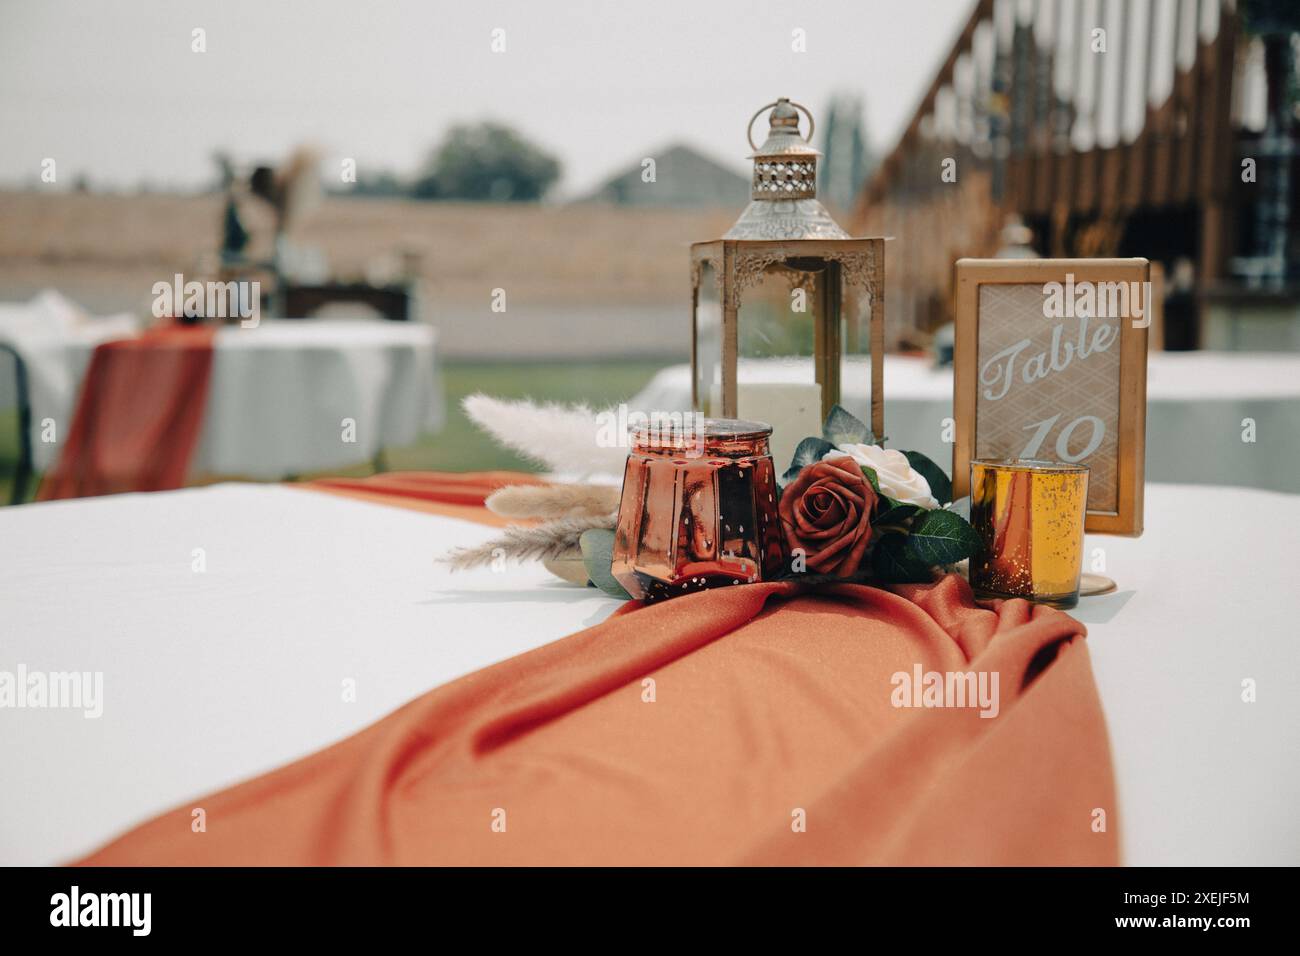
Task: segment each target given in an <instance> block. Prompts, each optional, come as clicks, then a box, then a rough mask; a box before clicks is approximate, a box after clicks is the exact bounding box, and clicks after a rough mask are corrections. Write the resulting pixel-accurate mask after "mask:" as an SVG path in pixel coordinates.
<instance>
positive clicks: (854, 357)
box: [840, 282, 880, 438]
mask: <svg viewBox="0 0 1300 956" xmlns="http://www.w3.org/2000/svg"><path fill="white" fill-rule="evenodd" d="M842 303H843V304H842V306H841V314H840V345H841V349H842V358H841V361H840V404H841V405H843V406H844V407H845V408H846V409H847V410H848V411H850V412H852V413H853V414H854V415H856V416H857V417H858V418H859V419H860V420H862V421H864V422H870V421H871V310H872V308H873V303H872V299H871V296H870V295H869V294H868V293H867V292H866V291H865V290H863V289H859V288H858V287H856V286H854V285H852V284H850V283H848V282H845V283H844V284H843V299H842ZM876 437H877V438H879V437H880V436H879V435H877V436H876Z"/></svg>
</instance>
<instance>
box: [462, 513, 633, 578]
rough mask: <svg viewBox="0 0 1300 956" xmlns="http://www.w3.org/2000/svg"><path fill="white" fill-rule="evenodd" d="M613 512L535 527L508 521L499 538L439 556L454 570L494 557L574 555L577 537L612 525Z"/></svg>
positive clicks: (520, 558)
mask: <svg viewBox="0 0 1300 956" xmlns="http://www.w3.org/2000/svg"><path fill="white" fill-rule="evenodd" d="M613 527H614V516H613V515H598V516H594V517H584V518H560V519H559V520H556V521H548V522H547V523H546V524H543V525H538V526H537V527H535V528H521V527H518V526H516V525H511V526H509V527H507V528H505V529H504V531H503V533H502V536H501V537H500V538H495V539H493V540H491V541H488V542H486V543H485V544H480V545H478V546H477V547H473V548H456V549H455V550H453V551H451V552H450V553H449V554H447V555H446V556H445V557H444V558H442V559H441V560H442V561H443V562H445V563H447V564H449V565H451V569H452V570H453V571H466V570H468V569H470V568H476V567H480V566H482V565H485V564H491V563H492V562H493V561H498V560H501V559H507V560H511V561H542V560H545V559H547V558H563V557H573V556H574V555H575V554H578V553H580V549H579V547H578V538H580V537H581V536H582V532H584V531H590V530H591V529H592V528H611V529H612V528H613Z"/></svg>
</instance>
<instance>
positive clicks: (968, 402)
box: [952, 259, 1152, 535]
mask: <svg viewBox="0 0 1300 956" xmlns="http://www.w3.org/2000/svg"><path fill="white" fill-rule="evenodd" d="M1149 280H1150V266H1149V264H1148V262H1147V260H1146V259H961V260H958V262H957V271H956V287H957V323H956V343H955V354H954V362H955V366H956V368H955V376H954V394H953V412H954V417H955V419H956V430H955V439H956V440H955V444H954V446H953V475H952V478H953V494H954V495H957V496H961V495H965V494H968V493H969V491H970V461H971V459H972V458H1038V459H1050V460H1054V461H1061V462H1067V463H1071V464H1076V463H1077V464H1084V465H1087V466H1088V467H1089V469H1090V475H1089V481H1088V512H1087V522H1086V528H1087V530H1088V531H1091V532H1101V533H1106V534H1128V535H1139V534H1141V533H1142V487H1143V470H1144V461H1145V439H1146V362H1147V328H1148V326H1150V324H1151V318H1150V317H1151V310H1150V308H1149V303H1150V302H1151V301H1152V296H1151V286H1150V281H1149Z"/></svg>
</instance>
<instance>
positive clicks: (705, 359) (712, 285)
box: [694, 262, 722, 418]
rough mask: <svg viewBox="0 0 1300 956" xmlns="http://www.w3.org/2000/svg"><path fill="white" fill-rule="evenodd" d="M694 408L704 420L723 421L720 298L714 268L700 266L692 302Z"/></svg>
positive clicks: (706, 263) (711, 266) (708, 265)
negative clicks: (693, 311)
mask: <svg viewBox="0 0 1300 956" xmlns="http://www.w3.org/2000/svg"><path fill="white" fill-rule="evenodd" d="M694 373H695V396H696V407H697V408H698V409H699V410H700V411H701V412H703V413H704V415H705V417H707V418H721V417H722V298H721V296H720V295H719V292H718V279H717V274H716V273H715V271H714V269H713V264H712V263H710V262H703V263H701V264H700V285H699V288H698V289H697V290H696V298H695V367H694Z"/></svg>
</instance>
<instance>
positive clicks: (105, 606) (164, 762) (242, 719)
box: [0, 485, 1300, 865]
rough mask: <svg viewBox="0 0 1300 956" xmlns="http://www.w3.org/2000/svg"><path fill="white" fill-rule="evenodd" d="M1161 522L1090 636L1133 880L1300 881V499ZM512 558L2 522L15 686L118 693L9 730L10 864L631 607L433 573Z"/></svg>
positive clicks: (7, 638)
mask: <svg viewBox="0 0 1300 956" xmlns="http://www.w3.org/2000/svg"><path fill="white" fill-rule="evenodd" d="M1147 505H1148V509H1147V533H1146V535H1145V536H1144V537H1142V538H1139V539H1127V538H1102V537H1093V538H1090V539H1089V542H1088V547H1089V552H1090V554H1089V560H1090V561H1092V560H1095V558H1096V554H1095V553H1093V549H1097V548H1100V549H1103V551H1104V559H1105V565H1106V571H1107V573H1109V574H1110V575H1112V576H1113V577H1115V578H1116V579H1117V580H1118V582H1119V584H1120V590H1119V592H1118V593H1116V594H1113V595H1109V596H1106V597H1100V598H1091V599H1087V600H1086V601H1085V602H1084V603H1083V604H1082V605H1081V606H1080V607H1079V608H1078V610H1077V612H1076V616H1077V617H1079V618H1080V619H1081V620H1083V621H1084V622H1085V623H1086V624H1087V625H1088V629H1089V637H1088V644H1089V646H1090V648H1091V652H1092V660H1093V666H1094V669H1095V672H1096V675H1097V684H1098V687H1099V690H1100V693H1101V698H1102V705H1103V708H1104V710H1105V713H1106V719H1107V724H1108V726H1109V728H1110V737H1111V743H1112V748H1113V752H1114V762H1115V770H1116V774H1117V778H1118V786H1119V813H1118V814H1115V815H1112V820H1113V821H1114V822H1115V823H1116V824H1117V825H1118V826H1119V828H1120V831H1121V834H1122V843H1123V848H1124V861H1125V862H1126V863H1130V864H1135V865H1136V864H1143V865H1146V864H1206V865H1211V864H1212V865H1229V864H1253V863H1275V864H1297V863H1300V818H1298V817H1297V815H1296V812H1295V808H1296V806H1297V805H1300V760H1298V759H1297V755H1298V754H1300V651H1298V650H1297V648H1298V646H1300V645H1298V644H1297V640H1296V623H1295V622H1296V621H1297V619H1300V598H1298V597H1297V591H1296V588H1295V585H1294V581H1293V578H1294V576H1295V575H1294V570H1293V561H1292V551H1293V543H1294V542H1295V541H1296V540H1297V538H1298V537H1300V498H1298V497H1293V496H1289V495H1280V494H1274V493H1269V492H1262V491H1250V490H1243V489H1228V488H1203V487H1202V488H1197V487H1189V486H1168V485H1157V486H1152V487H1148V488H1147ZM492 533H493V532H492V530H491V529H489V528H485V527H481V526H478V525H474V524H470V523H467V522H463V521H459V520H455V519H451V518H442V517H438V516H433V515H425V514H419V513H415V512H410V511H405V510H400V509H395V508H390V507H387V506H384V505H378V504H370V503H366V502H360V501H355V500H350V499H342V498H338V497H334V496H332V495H326V494H322V493H318V492H312V491H308V490H304V489H294V488H287V487H278V486H269V487H268V486H248V485H217V486H212V487H207V488H200V489H189V490H185V491H177V492H166V493H159V494H153V495H121V496H112V497H106V498H94V499H82V500H76V501H66V502H51V503H48V504H37V505H24V506H21V507H17V508H5V509H0V542H3V544H2V545H0V607H2V608H3V609H4V610H3V616H2V617H0V628H2V630H0V670H8V671H10V672H14V671H15V669H16V667H17V665H19V664H24V665H26V667H27V668H28V669H29V670H42V671H47V672H48V671H59V670H82V671H87V670H89V671H96V670H97V671H102V672H103V674H104V677H103V680H104V684H103V694H104V704H103V716H102V717H100V718H99V719H97V720H88V719H86V718H84V717H83V716H82V714H81V713H80V712H79V711H69V710H9V709H0V767H2V768H4V770H3V774H4V781H5V785H4V786H3V787H0V864H5V863H53V862H57V861H60V860H66V859H69V858H72V857H75V856H76V855H78V854H82V853H85V852H87V851H89V850H91V849H92V848H94V847H95V846H96V845H98V844H100V843H102V842H104V841H106V840H108V839H109V838H111V837H112V836H114V835H115V834H117V833H118V832H119V831H121V830H122V829H123V828H125V827H128V826H130V825H132V824H134V823H137V822H140V821H142V820H144V819H146V818H148V817H150V816H152V815H154V814H157V813H158V812H160V811H163V810H165V809H168V808H170V807H172V806H175V805H178V804H180V803H181V802H183V801H186V800H189V799H193V798H195V797H198V796H200V795H202V794H204V793H206V792H208V791H211V790H214V789H217V788H221V787H225V786H228V785H231V784H233V783H236V782H238V781H240V780H243V779H246V778H248V777H250V776H252V775H254V774H258V773H262V772H264V771H266V770H269V769H272V768H274V767H276V766H278V765H280V764H283V763H284V762H286V761H288V760H292V759H294V758H295V757H299V756H302V755H304V754H307V753H310V752H312V751H314V750H317V749H319V748H321V747H324V746H326V745H328V744H330V743H332V742H334V741H337V740H339V739H341V738H342V737H344V736H346V735H348V734H350V733H352V732H354V731H356V730H359V729H360V728H362V727H363V726H365V725H366V724H368V723H370V722H372V721H374V720H376V719H377V718H379V717H382V716H383V715H384V714H386V713H388V712H390V711H391V710H393V709H394V708H395V707H397V706H399V705H400V704H402V703H404V702H405V701H407V700H409V699H411V698H412V697H414V696H416V695H418V694H420V693H422V692H424V691H426V690H428V689H430V688H432V687H435V686H437V685H439V684H442V683H444V682H446V681H449V680H452V679H454V678H456V677H459V676H461V675H463V674H466V673H468V672H470V671H472V670H475V669H477V668H480V667H483V666H486V665H488V664H491V663H493V662H496V661H499V660H503V659H505V658H507V657H510V656H512V655H515V654H518V653H520V652H522V651H525V650H528V649H530V648H532V647H537V646H540V645H542V644H545V643H548V642H550V641H553V640H556V639H558V638H560V637H563V636H564V635H566V634H570V633H573V632H575V631H578V630H581V629H583V628H585V627H588V626H590V625H592V624H595V623H598V622H599V621H601V620H603V619H604V618H605V617H606V616H608V615H609V614H610V613H611V612H612V611H613V610H614V609H615V608H616V607H617V606H618V602H617V601H615V600H613V599H610V598H606V597H603V596H602V595H600V594H599V593H598V592H596V591H594V590H593V589H589V588H587V589H583V588H574V587H570V586H567V585H564V584H561V583H559V582H556V581H554V580H553V579H551V578H550V577H549V576H548V575H547V574H546V573H545V572H544V571H542V570H541V569H540V568H539V567H535V566H532V567H524V568H512V569H509V570H506V571H503V572H499V573H494V572H492V571H490V570H482V571H476V572H469V573H464V574H460V575H455V576H453V575H451V574H450V573H449V572H447V571H446V570H445V569H443V568H441V567H439V566H436V565H434V564H433V562H432V559H433V556H434V555H436V554H439V553H441V552H443V551H444V550H445V549H447V548H449V547H451V546H453V545H455V544H468V543H474V542H479V541H482V540H484V539H485V538H486V537H487V536H489V535H491V534H492ZM195 548H202V549H203V556H204V560H205V561H206V571H205V572H203V573H196V572H195V571H194V570H192V568H193V562H194V555H193V551H194V549H195ZM1246 678H1251V679H1254V680H1255V681H1257V682H1258V701H1257V702H1256V703H1249V704H1248V703H1244V702H1243V701H1242V699H1241V683H1242V681H1243V680H1244V679H1246ZM348 679H351V680H354V681H355V682H356V688H357V699H356V702H355V703H345V702H344V701H343V699H342V693H341V689H342V685H343V681H344V680H348Z"/></svg>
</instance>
